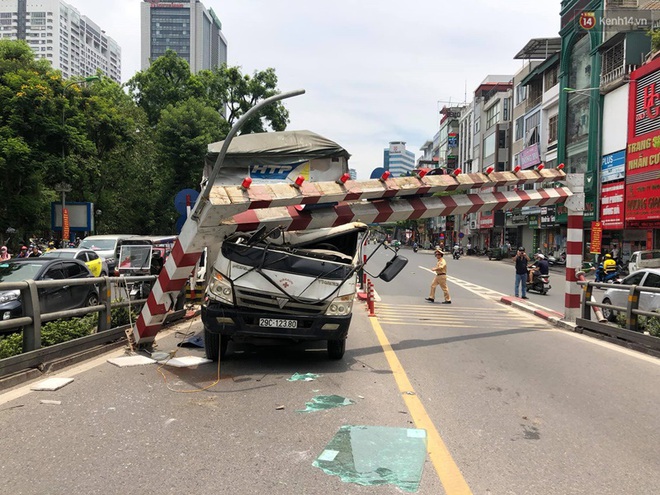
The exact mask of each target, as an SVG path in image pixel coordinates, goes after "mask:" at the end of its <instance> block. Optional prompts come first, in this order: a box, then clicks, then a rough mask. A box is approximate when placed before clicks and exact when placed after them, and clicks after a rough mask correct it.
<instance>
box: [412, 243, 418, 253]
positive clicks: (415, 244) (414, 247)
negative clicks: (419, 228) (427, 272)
mask: <svg viewBox="0 0 660 495" xmlns="http://www.w3.org/2000/svg"><path fill="white" fill-rule="evenodd" d="M412 248H413V251H414V252H417V250H418V249H419V246H418V245H417V243H416V242H413V245H412Z"/></svg>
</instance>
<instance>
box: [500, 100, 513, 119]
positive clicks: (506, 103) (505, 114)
mask: <svg viewBox="0 0 660 495" xmlns="http://www.w3.org/2000/svg"><path fill="white" fill-rule="evenodd" d="M510 106H511V99H510V98H504V99H503V100H502V120H505V121H506V120H509V107H510Z"/></svg>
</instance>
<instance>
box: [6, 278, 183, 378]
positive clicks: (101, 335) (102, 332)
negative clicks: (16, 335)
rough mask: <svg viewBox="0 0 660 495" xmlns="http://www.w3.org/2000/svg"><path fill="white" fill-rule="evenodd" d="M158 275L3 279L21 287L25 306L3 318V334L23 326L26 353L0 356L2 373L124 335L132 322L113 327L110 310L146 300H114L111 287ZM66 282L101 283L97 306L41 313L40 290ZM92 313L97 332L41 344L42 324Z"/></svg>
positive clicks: (177, 314) (173, 317)
mask: <svg viewBox="0 0 660 495" xmlns="http://www.w3.org/2000/svg"><path fill="white" fill-rule="evenodd" d="M155 279H156V276H155V275H143V276H127V277H96V278H84V279H74V280H70V279H67V280H42V281H34V280H29V281H25V282H4V283H0V290H16V289H18V290H20V291H21V302H22V306H23V316H22V317H19V318H12V319H9V320H4V321H0V334H7V333H10V332H7V330H10V331H11V330H12V329H17V328H21V327H22V334H23V353H22V354H20V355H18V356H12V357H10V358H6V359H0V377H4V376H7V375H9V374H12V373H15V372H18V371H22V370H25V369H28V368H34V367H38V366H40V365H42V364H43V363H45V362H48V361H52V360H55V359H59V358H62V357H65V356H68V355H71V354H74V353H77V352H80V351H84V350H88V349H91V348H92V347H96V346H99V345H103V344H107V343H109V342H113V341H117V340H118V339H121V338H125V337H126V334H125V331H126V329H127V328H130V325H124V326H121V327H117V328H111V316H112V315H111V311H112V310H113V309H115V308H122V307H128V306H136V307H141V305H142V304H144V303H145V302H146V301H147V300H146V299H139V300H130V298H129V297H128V293H126V297H127V298H126V300H115V301H112V288H113V287H116V288H118V289H122V288H125V287H126V284H131V283H133V282H142V281H150V282H151V283H152V284H153V282H154V281H155ZM63 285H97V286H98V287H99V291H98V292H99V302H100V304H98V305H96V306H89V307H86V308H78V309H72V310H67V311H58V312H54V313H44V314H41V313H40V308H39V296H38V290H39V289H40V288H47V287H61V286H63ZM90 313H100V314H99V320H98V326H97V331H96V333H94V334H92V335H88V336H86V337H81V338H77V339H73V340H70V341H68V342H62V343H60V344H55V345H52V346H48V347H44V348H42V347H41V326H42V324H43V323H46V322H49V321H54V320H57V319H60V318H72V317H76V316H84V315H86V314H90ZM184 314H185V310H179V311H175V312H173V313H170V314H169V315H168V318H166V320H167V321H174V320H176V319H178V318H181V317H182V316H183V315H184Z"/></svg>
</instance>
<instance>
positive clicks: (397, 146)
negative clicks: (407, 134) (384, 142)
mask: <svg viewBox="0 0 660 495" xmlns="http://www.w3.org/2000/svg"><path fill="white" fill-rule="evenodd" d="M383 166H384V168H385V170H389V171H390V173H391V174H392V177H401V176H404V175H408V174H409V173H410V172H412V170H413V169H414V168H415V153H413V152H412V151H408V150H407V149H406V142H405V141H390V147H389V148H385V150H384V152H383Z"/></svg>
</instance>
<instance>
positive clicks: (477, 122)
mask: <svg viewBox="0 0 660 495" xmlns="http://www.w3.org/2000/svg"><path fill="white" fill-rule="evenodd" d="M480 128H481V119H477V120H475V121H474V133H475V134H476V133H477V132H479V129H480Z"/></svg>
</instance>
